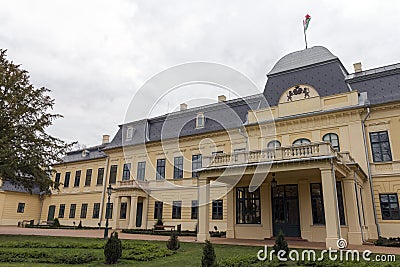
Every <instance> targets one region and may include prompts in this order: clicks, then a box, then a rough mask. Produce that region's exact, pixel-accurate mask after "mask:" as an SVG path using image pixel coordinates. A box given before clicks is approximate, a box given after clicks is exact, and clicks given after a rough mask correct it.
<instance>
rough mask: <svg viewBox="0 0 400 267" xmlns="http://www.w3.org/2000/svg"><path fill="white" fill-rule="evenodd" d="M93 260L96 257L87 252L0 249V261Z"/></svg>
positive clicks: (63, 261) (80, 261)
mask: <svg viewBox="0 0 400 267" xmlns="http://www.w3.org/2000/svg"><path fill="white" fill-rule="evenodd" d="M94 260H98V259H97V257H96V256H94V255H93V254H91V253H87V252H68V253H54V252H48V251H37V250H27V251H15V250H10V249H7V250H0V262H38V263H57V264H58V263H64V264H83V263H89V262H91V261H94Z"/></svg>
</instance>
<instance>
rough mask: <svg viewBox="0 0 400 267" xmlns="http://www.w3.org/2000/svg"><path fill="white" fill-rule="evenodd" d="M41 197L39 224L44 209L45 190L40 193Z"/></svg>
mask: <svg viewBox="0 0 400 267" xmlns="http://www.w3.org/2000/svg"><path fill="white" fill-rule="evenodd" d="M39 198H40V212H39V219H38V223H37V224H38V225H39V224H40V219H41V218H42V211H43V203H44V192H43V191H42V192H40V193H39Z"/></svg>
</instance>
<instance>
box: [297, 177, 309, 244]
mask: <svg viewBox="0 0 400 267" xmlns="http://www.w3.org/2000/svg"><path fill="white" fill-rule="evenodd" d="M299 206H300V229H301V238H303V239H306V240H308V241H312V235H311V227H310V225H312V220H311V219H312V214H311V209H312V207H311V195H310V184H309V181H308V180H299Z"/></svg>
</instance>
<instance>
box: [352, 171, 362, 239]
mask: <svg viewBox="0 0 400 267" xmlns="http://www.w3.org/2000/svg"><path fill="white" fill-rule="evenodd" d="M353 180H354V190H356V198H357V199H356V204H357V214H358V223H359V225H360V231H361V239H362V242H363V243H364V242H365V239H364V231H363V225H362V222H361V214H360V203H359V202H358V199H359V197H358V187H357V180H356V172H354V174H353Z"/></svg>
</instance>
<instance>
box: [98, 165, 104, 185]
mask: <svg viewBox="0 0 400 267" xmlns="http://www.w3.org/2000/svg"><path fill="white" fill-rule="evenodd" d="M103 178H104V168H99V169H98V170H97V185H102V184H103Z"/></svg>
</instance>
